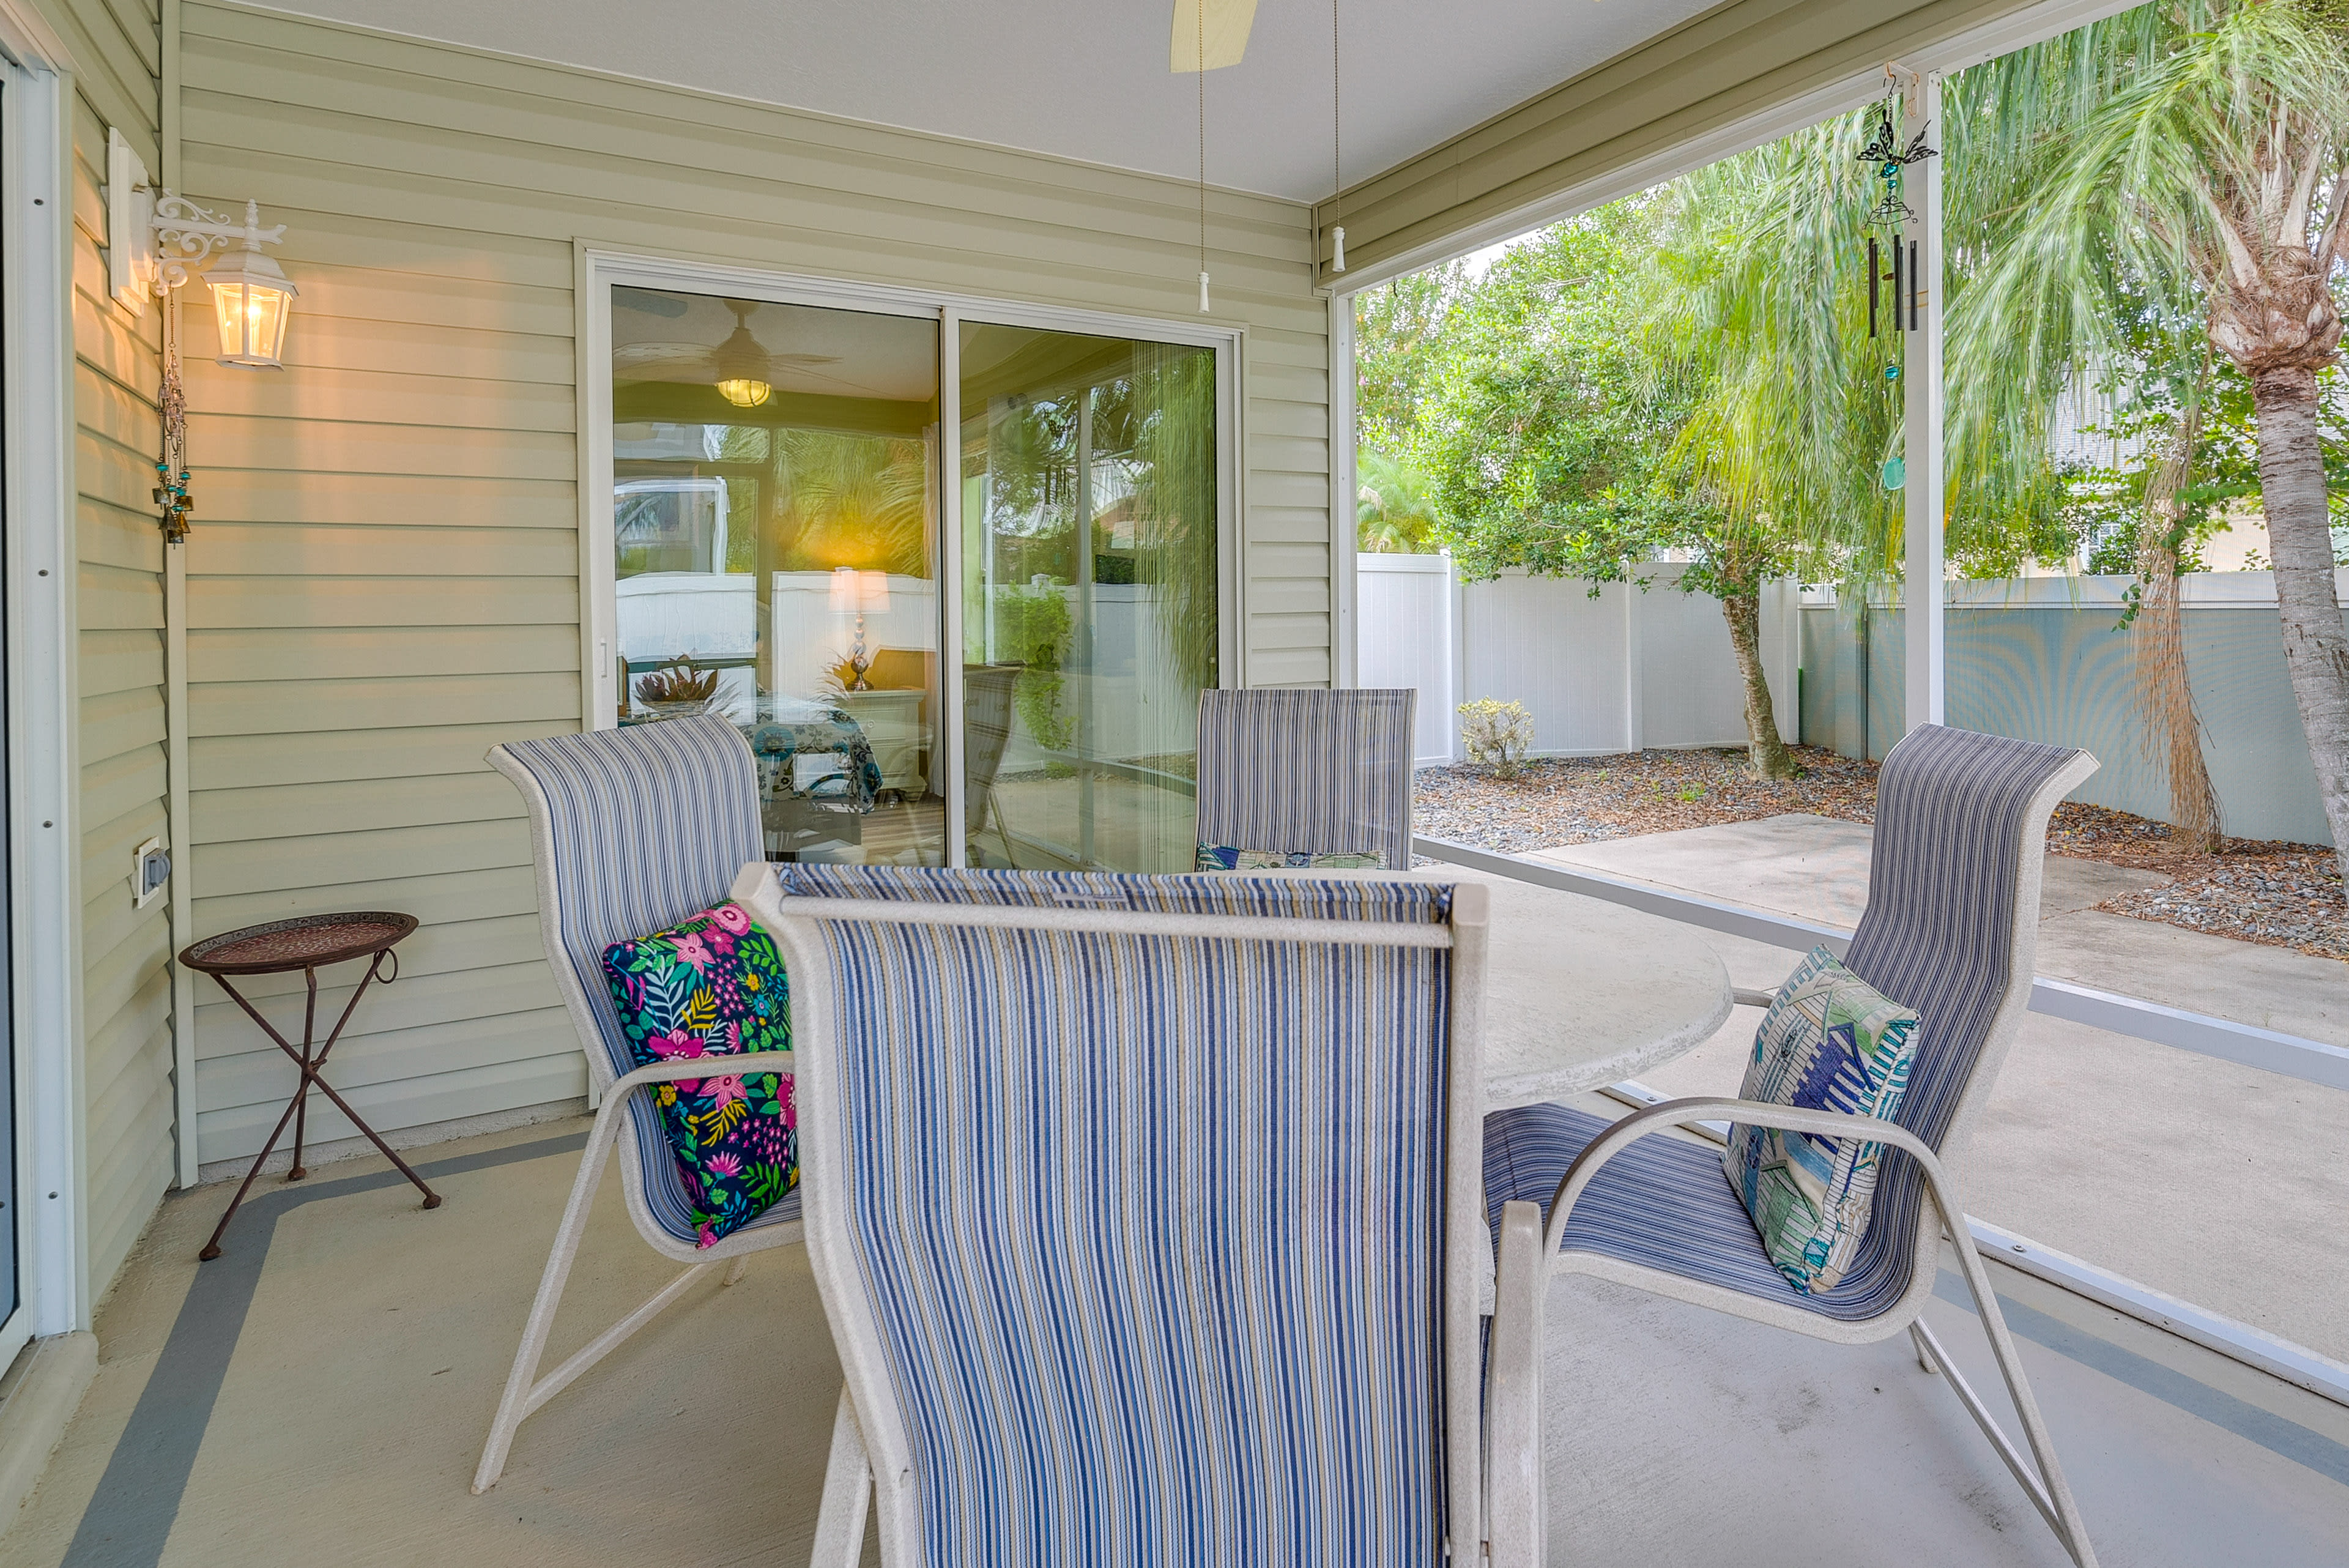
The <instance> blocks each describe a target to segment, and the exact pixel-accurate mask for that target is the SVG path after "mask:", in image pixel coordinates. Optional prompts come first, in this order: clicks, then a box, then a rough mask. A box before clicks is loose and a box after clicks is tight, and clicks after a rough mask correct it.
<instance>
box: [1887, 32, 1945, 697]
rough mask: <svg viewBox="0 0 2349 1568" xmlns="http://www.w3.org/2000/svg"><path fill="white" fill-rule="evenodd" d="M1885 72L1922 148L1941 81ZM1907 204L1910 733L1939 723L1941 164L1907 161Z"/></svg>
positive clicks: (1936, 122) (1910, 136)
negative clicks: (1910, 278)
mask: <svg viewBox="0 0 2349 1568" xmlns="http://www.w3.org/2000/svg"><path fill="white" fill-rule="evenodd" d="M1888 68H1889V69H1890V70H1891V71H1892V73H1893V75H1894V76H1895V78H1897V79H1898V80H1899V83H1900V96H1901V101H1902V103H1903V104H1904V105H1905V106H1906V114H1905V116H1904V124H1903V126H1902V129H1901V133H1900V134H1901V140H1902V141H1903V142H1904V143H1907V142H1909V141H1913V140H1915V139H1916V138H1917V137H1918V136H1919V135H1920V134H1923V135H1925V136H1927V138H1928V142H1927V144H1928V145H1929V146H1930V145H1931V139H1932V138H1935V137H1939V136H1940V134H1941V123H1940V121H1941V78H1940V73H1939V72H1935V71H1927V72H1923V73H1918V72H1911V71H1904V70H1902V69H1900V68H1899V67H1897V66H1895V67H1888ZM1903 179H1904V182H1905V190H1904V191H1903V198H1904V199H1905V200H1906V201H1907V202H1908V203H1909V210H1910V211H1911V212H1912V213H1914V214H1915V216H1914V217H1913V218H1911V219H1910V220H1909V221H1908V222H1907V223H1903V224H1901V226H1900V237H1901V240H1902V242H1903V243H1905V244H1912V245H1914V246H1915V247H1916V248H1915V249H1914V251H1912V252H1911V253H1910V254H1911V255H1912V257H1913V259H1914V266H1915V272H1914V279H1915V282H1914V283H1913V284H1912V287H1913V288H1914V290H1915V293H1914V297H1913V302H1911V301H1901V300H1897V299H1896V300H1895V301H1894V304H1893V309H1894V314H1895V316H1896V317H1899V316H1901V314H1902V313H1901V306H1903V305H1904V304H1912V303H1913V311H1914V314H1913V317H1908V318H1906V319H1905V325H1908V326H1909V327H1911V328H1913V329H1912V330H1910V331H1909V332H1908V333H1906V334H1905V337H1906V339H1907V344H1906V348H1905V351H1904V352H1903V353H1902V355H1901V362H1902V367H1903V368H1902V370H1901V377H1900V381H1901V386H1902V388H1903V392H1902V401H1903V405H1904V412H1903V416H1902V419H1903V423H1902V431H1901V435H1902V445H1903V447H1904V449H1905V457H1906V462H1907V464H1908V477H1907V480H1906V482H1905V484H1904V487H1903V489H1902V492H1901V495H1902V500H1903V503H1904V508H1903V510H1904V513H1905V522H1906V524H1907V528H1906V532H1907V536H1908V541H1907V542H1908V552H1907V558H1906V561H1905V563H1904V565H1903V568H1902V572H1901V582H1902V587H1903V592H1902V595H1901V602H1902V605H1903V607H1904V610H1905V613H1904V614H1903V616H1902V621H1903V623H1904V624H1903V627H1902V630H1903V634H1904V636H1905V637H1906V639H1907V642H1908V655H1909V658H1908V677H1907V692H1906V695H1907V698H1908V705H1907V722H1906V725H1905V726H1904V727H1905V728H1907V729H1909V730H1914V729H1916V728H1917V727H1918V726H1919V725H1920V724H1938V723H1940V722H1941V714H1942V707H1941V694H1942V680H1941V672H1942V642H1941V618H1942V614H1941V612H1942V603H1943V600H1944V599H1945V598H1946V597H1947V590H1946V589H1945V588H1944V587H1943V586H1942V576H1943V566H1944V560H1943V554H1942V536H1941V534H1942V524H1943V521H1944V506H1945V497H1944V488H1945V487H1944V483H1943V473H1942V465H1941V406H1942V400H1941V161H1940V159H1939V158H1927V159H1923V160H1921V161H1918V162H1915V163H1912V164H1910V165H1909V167H1908V169H1907V171H1905V172H1904V176H1903Z"/></svg>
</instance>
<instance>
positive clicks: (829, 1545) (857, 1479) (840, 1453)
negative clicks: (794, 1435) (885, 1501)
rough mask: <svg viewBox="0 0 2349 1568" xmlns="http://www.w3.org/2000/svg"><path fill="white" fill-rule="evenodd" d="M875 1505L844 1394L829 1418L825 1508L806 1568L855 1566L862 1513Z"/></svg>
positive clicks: (859, 1433)
mask: <svg viewBox="0 0 2349 1568" xmlns="http://www.w3.org/2000/svg"><path fill="white" fill-rule="evenodd" d="M872 1506H873V1469H872V1466H871V1463H870V1462H869V1460H868V1459H867V1457H866V1455H865V1451H864V1428H862V1427H860V1426H858V1425H857V1424H856V1407H855V1405H854V1403H853V1402H852V1401H851V1400H850V1399H849V1397H848V1390H847V1389H846V1388H845V1387H843V1388H842V1389H841V1391H840V1409H839V1411H838V1413H837V1414H835V1415H834V1416H833V1418H832V1459H831V1461H830V1462H829V1463H828V1464H826V1465H825V1466H824V1471H823V1506H822V1507H821V1508H820V1509H819V1510H818V1511H817V1512H816V1516H815V1551H814V1553H813V1554H812V1556H810V1557H809V1559H808V1563H809V1568H856V1563H857V1562H858V1561H859V1560H860V1559H861V1558H862V1557H863V1556H864V1521H865V1515H866V1513H867V1512H868V1511H870V1509H871V1508H872Z"/></svg>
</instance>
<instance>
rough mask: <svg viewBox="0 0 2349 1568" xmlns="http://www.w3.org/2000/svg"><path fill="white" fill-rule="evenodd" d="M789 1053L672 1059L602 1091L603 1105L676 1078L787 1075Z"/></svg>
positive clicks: (755, 1052)
mask: <svg viewBox="0 0 2349 1568" xmlns="http://www.w3.org/2000/svg"><path fill="white" fill-rule="evenodd" d="M791 1071H792V1054H791V1053H790V1052H789V1051H751V1052H748V1053H746V1054H742V1055H740V1056H672V1057H671V1058H669V1059H668V1060H667V1061H666V1062H655V1063H653V1064H650V1065H649V1066H644V1067H639V1068H637V1069H636V1071H635V1072H633V1073H630V1074H629V1075H627V1076H626V1077H625V1078H622V1079H620V1080H619V1081H618V1082H616V1083H615V1084H614V1085H612V1086H611V1087H610V1088H608V1089H606V1090H605V1091H604V1103H605V1105H607V1106H614V1105H617V1104H619V1103H620V1102H621V1101H622V1100H625V1099H626V1098H627V1097H628V1096H629V1095H631V1094H633V1093H634V1092H636V1090H638V1089H644V1088H649V1087H651V1086H652V1085H655V1084H667V1083H674V1082H675V1081H676V1080H678V1079H679V1078H736V1077H740V1076H741V1075H743V1074H745V1073H789V1072H791Z"/></svg>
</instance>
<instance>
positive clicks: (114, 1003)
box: [51, 0, 172, 1300]
mask: <svg viewBox="0 0 2349 1568" xmlns="http://www.w3.org/2000/svg"><path fill="white" fill-rule="evenodd" d="M51 20H52V24H53V25H54V26H56V27H57V32H58V34H59V36H60V37H61V38H62V39H63V40H64V42H65V43H66V46H67V48H68V49H69V50H70V51H71V52H72V54H73V57H74V61H75V64H76V66H77V67H78V71H77V75H76V78H75V88H76V89H77V90H76V94H75V99H74V102H73V106H72V112H73V139H72V145H73V161H72V181H73V183H72V207H73V212H72V217H73V298H72V309H73V344H74V361H75V363H74V423H75V431H74V488H75V491H76V493H77V494H76V500H75V512H74V524H75V525H74V534H75V545H76V550H75V554H76V556H77V572H76V580H75V595H76V599H77V604H78V623H79V633H78V645H79V657H78V670H77V679H78V698H79V703H80V719H79V730H80V735H79V741H80V750H81V757H80V762H81V791H80V802H79V805H80V827H81V895H82V900H83V902H82V908H81V911H80V915H81V938H82V941H81V956H82V1024H83V1029H84V1031H85V1033H84V1035H83V1041H82V1066H81V1080H82V1096H83V1124H82V1125H83V1131H84V1137H85V1143H84V1146H83V1147H84V1158H83V1180H84V1184H85V1185H84V1195H85V1207H84V1210H83V1212H84V1214H85V1217H86V1226H87V1229H86V1236H87V1244H88V1254H87V1255H88V1270H89V1273H88V1282H89V1296H88V1299H91V1300H95V1299H97V1297H98V1295H100V1294H102V1293H104V1291H105V1289H106V1286H107V1284H108V1282H109V1281H111V1280H112V1279H113V1277H114V1272H115V1270H116V1269H117V1268H118V1267H119V1265H120V1263H121V1262H122V1260H123V1258H124V1256H125V1255H126V1254H128V1253H129V1251H130V1247H131V1244H132V1243H133V1242H135V1241H137V1240H138V1239H139V1233H140V1231H141V1230H142V1229H143V1228H144V1227H145V1225H146V1223H147V1220H148V1217H149V1216H150V1215H151V1214H152V1213H153V1212H154V1210H155V1205H156V1202H157V1200H158V1199H160V1197H161V1196H162V1194H163V1190H164V1189H165V1188H167V1187H168V1186H169V1185H170V1184H171V1175H172V1142H171V1114H172V1105H171V975H170V970H169V964H170V961H171V924H170V920H169V918H168V908H169V907H168V904H167V903H166V901H165V900H163V899H160V898H159V899H156V900H155V901H153V902H151V903H150V904H149V905H148V906H147V908H146V909H132V907H131V888H130V857H131V851H132V850H133V849H134V848H135V847H136V846H138V845H139V844H140V843H141V842H142V841H144V840H146V839H148V838H161V837H164V836H165V830H164V802H163V796H164V787H165V757H164V707H163V703H164V691H163V542H162V535H161V533H160V531H159V530H158V528H157V526H156V522H155V514H154V510H153V508H152V507H151V506H150V505H149V504H148V503H149V493H150V490H151V489H152V488H153V486H154V483H155V478H154V472H153V468H152V464H153V462H154V461H155V451H156V446H157V441H158V436H159V427H158V423H157V417H156V411H155V387H156V382H157V379H159V376H160V358H159V355H160V328H159V321H158V313H157V312H156V311H154V310H152V309H150V310H148V311H147V312H146V314H145V315H144V317H132V316H131V315H130V314H129V312H128V311H125V310H123V309H121V308H120V307H119V306H116V305H115V304H114V302H113V300H112V299H111V298H110V297H109V294H108V291H107V282H106V244H107V237H108V236H107V227H106V198H105V191H104V187H105V181H106V132H107V129H108V127H109V126H112V127H114V128H115V129H117V130H120V131H121V132H122V134H123V137H124V139H125V140H128V141H129V143H130V144H131V146H132V147H133V148H134V149H135V150H136V151H138V152H139V154H140V157H141V158H143V159H145V160H146V161H147V162H148V164H149V166H150V168H151V167H153V166H154V165H155V163H156V161H157V143H156V134H157V119H158V105H159V102H160V99H159V96H158V89H157V85H156V84H157V74H158V57H159V56H158V48H159V38H160V30H159V27H158V26H157V22H156V15H155V12H154V10H153V9H152V7H151V6H150V5H149V4H147V3H146V0H115V3H114V4H111V5H109V4H106V3H104V0H69V3H62V4H58V5H55V6H53V7H52V10H51Z"/></svg>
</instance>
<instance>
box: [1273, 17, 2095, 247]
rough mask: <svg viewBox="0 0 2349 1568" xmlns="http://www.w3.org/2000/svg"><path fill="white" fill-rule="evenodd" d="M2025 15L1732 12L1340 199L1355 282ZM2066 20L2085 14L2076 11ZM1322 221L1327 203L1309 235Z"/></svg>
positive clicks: (1591, 195) (1645, 175) (1629, 186)
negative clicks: (1892, 62) (1894, 63)
mask: <svg viewBox="0 0 2349 1568" xmlns="http://www.w3.org/2000/svg"><path fill="white" fill-rule="evenodd" d="M2126 3H2127V0H2115V3H2114V4H2112V5H2108V6H2106V7H2104V9H2107V10H2118V9H2122V8H2123V7H2124V5H2126ZM2031 8H2032V7H2030V6H2029V5H2018V4H2017V3H2016V0H1922V3H1921V4H1920V0H1728V3H1727V4H1724V5H1716V6H1715V7H1713V9H1712V10H1710V11H1708V12H1706V13H1704V14H1703V15H1702V16H1697V17H1694V18H1692V19H1691V20H1690V21H1689V22H1687V23H1685V24H1683V25H1682V26H1679V27H1676V28H1674V29H1672V30H1671V32H1669V33H1666V34H1664V35H1663V36H1661V37H1657V38H1652V39H1651V40H1649V41H1648V42H1647V43H1645V44H1642V45H1640V47H1637V48H1634V49H1631V50H1630V51H1628V52H1626V53H1624V54H1622V55H1619V56H1618V57H1615V58H1614V59H1612V60H1609V61H1608V62H1607V63H1606V64H1605V65H1602V66H1599V67H1594V68H1592V69H1590V70H1588V71H1586V72H1584V73H1583V74H1582V75H1581V76H1578V77H1577V78H1574V79H1573V80H1571V81H1568V82H1565V83H1563V84H1561V85H1559V86H1557V87H1556V88H1551V89H1550V90H1549V91H1547V92H1546V93H1543V94H1541V95H1540V96H1539V97H1537V98H1534V99H1528V100H1527V101H1526V102H1525V103H1522V104H1520V105H1518V106H1517V107H1516V108H1515V109H1510V110H1508V111H1507V112H1506V113H1504V114H1500V115H1496V116H1495V117H1494V118H1493V119H1489V120H1487V121H1485V123H1484V124H1482V125H1480V126H1477V127H1475V129H1473V130H1466V131H1463V132H1462V133H1461V134H1460V135H1458V136H1455V137H1454V138H1453V139H1452V140H1449V141H1446V142H1444V144H1443V145H1441V146H1439V147H1434V148H1432V149H1430V150H1429V151H1426V152H1423V153H1422V154H1420V155H1419V156H1418V157H1416V158H1413V159H1410V160H1409V161H1405V162H1403V163H1401V164H1398V165H1397V166H1396V167H1394V168H1392V169H1390V170H1388V171H1385V172H1384V173H1382V174H1379V175H1377V176H1375V177H1373V178H1371V179H1369V180H1365V181H1363V182H1361V183H1360V184H1358V185H1355V186H1352V187H1350V188H1349V189H1348V190H1347V191H1346V192H1344V194H1343V198H1342V201H1341V202H1340V211H1341V213H1342V215H1343V221H1344V223H1345V226H1346V260H1347V262H1348V265H1349V271H1350V273H1352V274H1355V275H1361V274H1366V273H1376V272H1379V271H1381V269H1382V268H1385V269H1388V270H1392V264H1393V262H1394V260H1395V258H1398V257H1413V258H1414V262H1415V263H1416V262H1418V261H1423V260H1434V259H1437V258H1436V257H1435V256H1433V255H1423V254H1422V253H1424V252H1426V251H1427V249H1428V247H1431V246H1435V247H1439V248H1440V247H1442V246H1444V245H1445V244H1450V243H1452V242H1454V240H1455V238H1456V236H1459V235H1461V234H1464V233H1469V232H1472V231H1475V230H1478V229H1479V228H1480V226H1483V225H1488V224H1492V223H1499V222H1501V221H1503V220H1507V219H1510V218H1512V217H1513V216H1514V215H1516V214H1520V213H1525V212H1526V211H1527V210H1528V209H1537V208H1539V207H1540V206H1542V205H1543V204H1544V203H1546V202H1550V201H1551V200H1552V199H1553V198H1556V197H1557V196H1559V195H1560V194H1561V193H1562V192H1576V193H1577V194H1578V196H1580V197H1581V198H1582V199H1583V200H1585V201H1587V202H1589V203H1591V204H1595V203H1597V202H1602V201H1608V200H1611V199H1612V198H1613V197H1615V196H1618V195H1623V194H1628V193H1629V192H1630V191H1632V190H1637V189H1640V187H1641V186H1643V185H1645V184H1646V183H1648V182H1651V181H1652V180H1655V179H1660V178H1663V177H1665V175H1666V173H1668V172H1678V171H1679V164H1678V163H1677V162H1675V159H1676V155H1678V154H1681V153H1682V151H1684V150H1687V149H1691V148H1696V147H1700V146H1702V147H1705V149H1706V151H1705V153H1704V157H1706V158H1715V157H1721V156H1724V155H1725V154H1727V153H1729V152H1732V151H1737V149H1736V148H1735V147H1734V146H1727V145H1708V142H1709V139H1713V138H1716V137H1717V136H1718V135H1719V133H1720V132H1722V131H1723V130H1724V129H1725V128H1733V127H1736V126H1738V125H1740V124H1741V123H1743V122H1745V121H1748V120H1752V119H1755V118H1757V117H1759V116H1763V115H1765V114H1768V113H1770V112H1772V111H1774V110H1775V109H1779V108H1780V107H1781V106H1784V105H1785V104H1788V103H1790V102H1795V101H1799V100H1802V99H1805V98H1806V97H1807V96H1809V95H1812V94H1816V93H1819V92H1821V91H1823V90H1824V91H1830V92H1831V91H1833V90H1834V89H1836V88H1837V87H1839V86H1841V85H1844V84H1848V83H1852V82H1855V81H1862V80H1865V79H1867V78H1872V77H1874V76H1875V75H1876V73H1877V71H1878V67H1880V66H1881V65H1882V64H1883V63H1884V62H1885V61H1886V60H1889V59H1896V58H1906V59H1912V60H1921V59H1924V58H1926V57H1929V56H1930V55H1932V53H1933V52H1934V51H1936V50H1938V49H1940V48H1942V47H1945V46H1947V45H1948V44H1950V43H1951V41H1952V40H1955V39H1958V38H1961V37H1963V36H1968V35H1971V34H1973V33H1974V32H1975V31H1976V30H1977V29H1981V28H1983V27H1985V26H1987V25H1989V24H1992V23H1996V22H1998V21H2000V20H2001V19H2002V18H2008V17H2013V16H2017V15H2018V14H2019V13H2023V12H2026V11H2028V10H2029V9H2031ZM2044 8H2045V9H2050V10H2052V9H2054V7H2053V6H2045V7H2044ZM2074 9H2077V10H2080V11H2082V13H2083V17H2084V16H2085V7H2074ZM2076 19H2082V18H2075V20H2076ZM2067 25H2068V24H2067ZM2016 42H2017V43H2019V42H2020V39H2019V38H2018V39H2017V40H2016ZM2006 47H2014V46H2013V44H2009V45H2007V46H2006ZM1937 63H1938V62H1937ZM1834 107H1847V106H1834ZM1831 111H1832V108H1831V107H1822V108H1821V109H1820V110H1819V112H1820V113H1822V114H1825V113H1828V112H1831ZM1659 160H1662V161H1664V166H1663V167H1660V166H1659V164H1658V161H1659ZM1699 161H1702V159H1700V160H1699ZM1634 170H1637V171H1641V172H1640V174H1639V175H1637V176H1636V177H1635V178H1633V179H1632V180H1631V181H1630V182H1629V183H1625V182H1621V181H1619V180H1617V179H1614V178H1613V177H1614V176H1617V175H1619V174H1620V173H1621V172H1623V171H1634ZM1329 217H1330V206H1329V203H1327V202H1324V203H1323V204H1322V206H1321V207H1320V208H1319V210H1318V211H1317V213H1316V225H1317V227H1316V233H1317V234H1319V233H1320V232H1322V231H1321V228H1320V225H1322V224H1325V223H1327V222H1328V220H1329ZM1320 266H1321V268H1322V271H1323V274H1324V281H1325V282H1343V281H1344V280H1343V279H1342V278H1340V277H1337V276H1335V275H1330V274H1329V273H1328V271H1327V269H1328V255H1327V246H1326V243H1325V244H1324V247H1323V254H1322V255H1321V257H1320Z"/></svg>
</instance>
